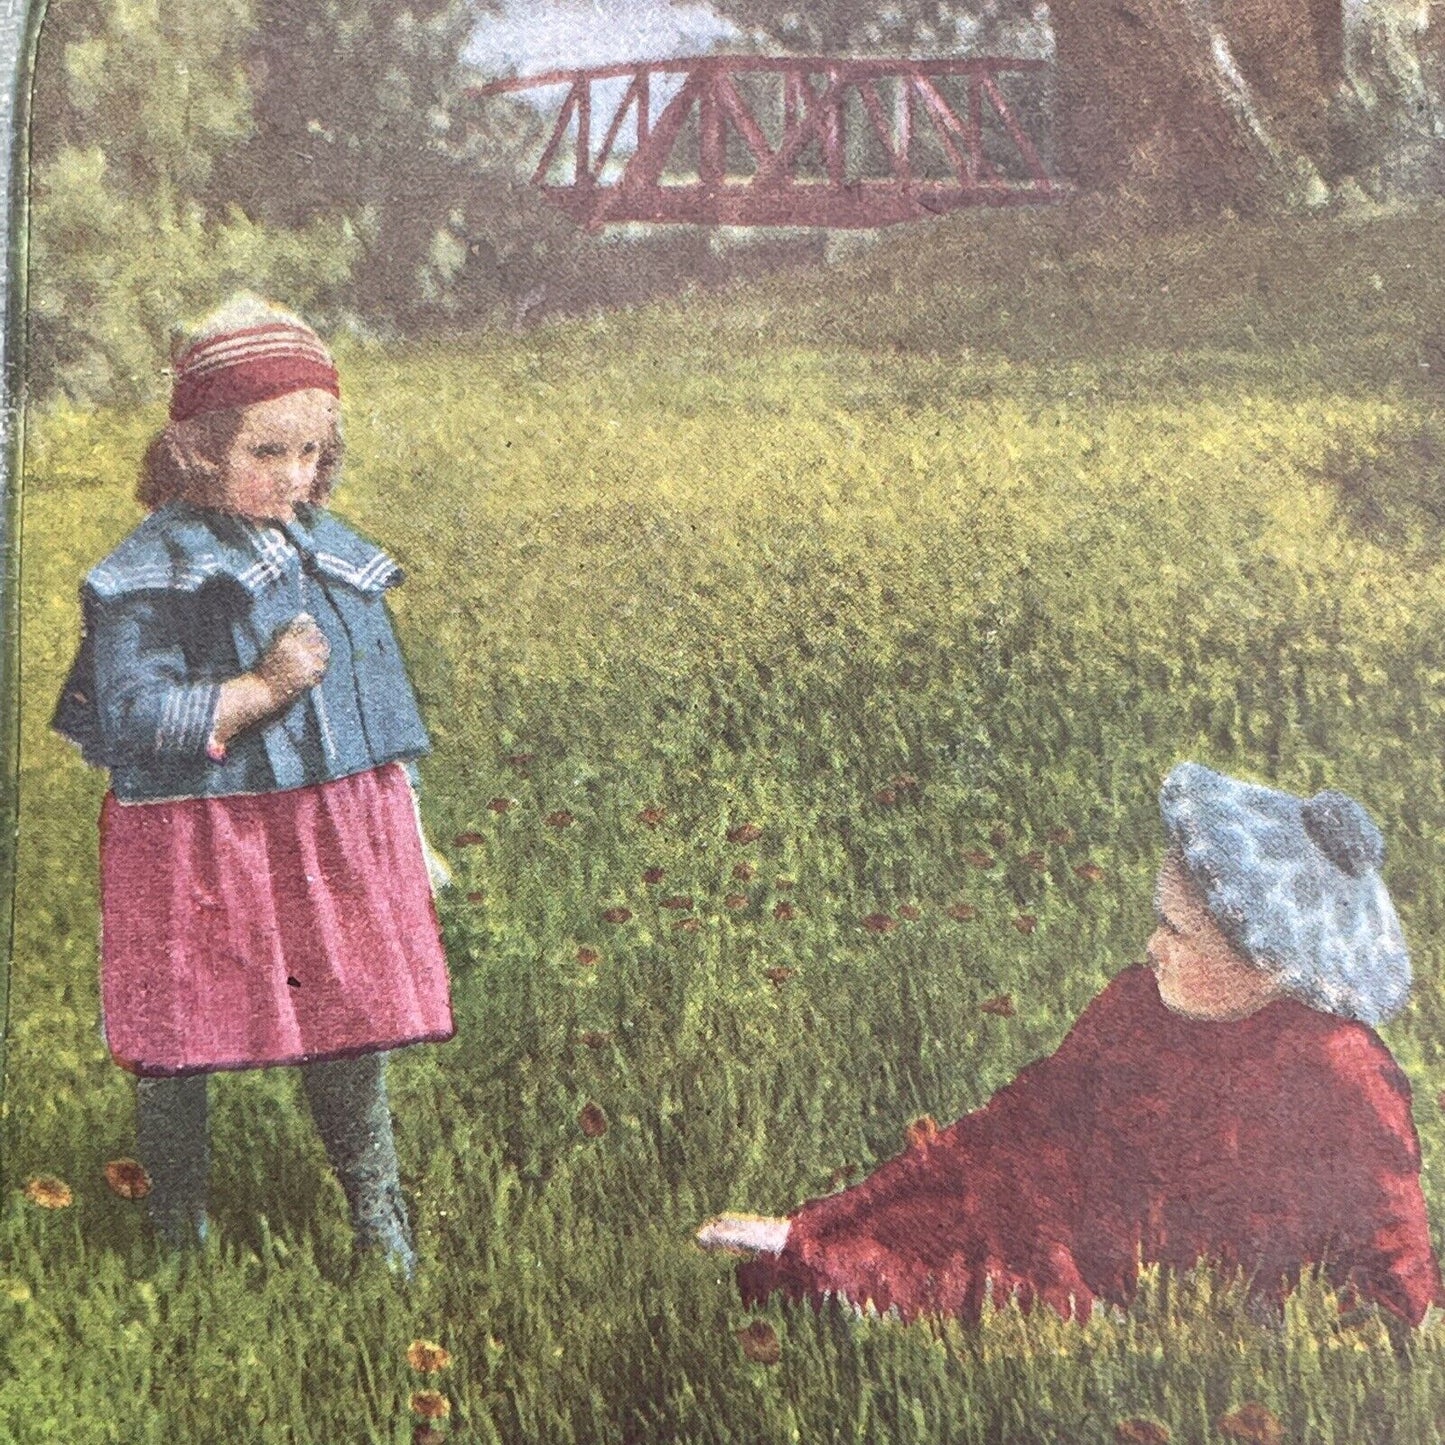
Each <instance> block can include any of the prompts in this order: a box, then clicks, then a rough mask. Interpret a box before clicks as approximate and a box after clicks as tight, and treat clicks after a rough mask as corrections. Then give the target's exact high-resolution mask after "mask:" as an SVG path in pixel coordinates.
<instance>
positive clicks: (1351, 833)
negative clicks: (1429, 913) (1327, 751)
mask: <svg viewBox="0 0 1445 1445" xmlns="http://www.w3.org/2000/svg"><path fill="white" fill-rule="evenodd" d="M1159 810H1160V815H1161V818H1162V820H1163V823H1164V831H1165V834H1166V835H1167V837H1168V839H1169V842H1170V844H1171V846H1172V847H1173V848H1174V849H1175V850H1176V851H1177V852H1178V854H1179V857H1180V858H1181V860H1182V862H1183V864H1184V868H1185V871H1186V872H1187V873H1188V875H1189V877H1190V879H1191V881H1192V882H1193V883H1194V885H1195V887H1196V888H1197V889H1198V890H1199V893H1200V896H1201V897H1202V898H1203V900H1204V903H1205V906H1206V907H1207V908H1208V909H1209V912H1210V915H1211V917H1212V918H1213V919H1214V921H1215V922H1216V923H1217V924H1218V925H1219V927H1220V929H1221V930H1222V931H1223V932H1224V934H1225V936H1226V937H1227V938H1228V939H1229V940H1230V942H1231V943H1233V944H1234V945H1235V947H1236V948H1238V949H1239V950H1240V952H1241V953H1243V954H1244V955H1245V957H1247V958H1248V959H1249V960H1250V961H1251V962H1252V963H1254V964H1255V966H1256V967H1258V968H1260V969H1262V970H1264V971H1265V972H1266V973H1268V974H1269V975H1270V976H1271V977H1272V978H1274V979H1275V980H1276V981H1277V982H1278V983H1279V985H1280V986H1281V988H1282V989H1283V990H1284V992H1285V993H1287V994H1289V995H1290V996H1291V997H1293V998H1296V999H1299V1000H1300V1001H1301V1002H1302V1003H1306V1004H1309V1005H1310V1006H1311V1007H1312V1008H1318V1009H1321V1010H1323V1011H1324V1012H1326V1013H1332V1014H1338V1015H1340V1016H1342V1017H1344V1018H1350V1019H1356V1020H1358V1021H1359V1022H1361V1023H1366V1024H1372V1025H1373V1024H1379V1023H1382V1022H1384V1020H1386V1019H1387V1018H1389V1017H1390V1016H1391V1015H1392V1014H1394V1013H1395V1012H1397V1011H1398V1010H1399V1009H1400V1008H1401V1007H1403V1006H1404V1004H1405V1001H1406V999H1407V998H1408V997H1409V993H1410V956H1409V952H1408V950H1407V948H1406V946H1405V939H1404V935H1403V933H1402V931H1401V928H1400V920H1399V918H1398V916H1397V915H1396V913H1395V908H1394V904H1393V903H1392V902H1391V900H1390V895H1389V892H1388V891H1387V890H1386V888H1385V884H1384V881H1383V880H1382V879H1381V877H1380V872H1379V870H1380V867H1381V865H1382V863H1383V862H1384V856H1385V843H1384V838H1383V836H1382V834H1381V833H1380V830H1379V828H1378V827H1376V825H1375V823H1374V821H1373V820H1372V819H1371V818H1370V816H1369V814H1368V813H1367V812H1366V811H1365V810H1364V808H1363V807H1361V806H1360V804H1359V803H1357V802H1356V801H1355V800H1354V799H1353V798H1351V797H1349V796H1348V795H1347V794H1345V793H1342V792H1338V791H1336V790H1334V789H1326V790H1325V791H1323V792H1320V793H1317V794H1316V795H1315V796H1314V797H1313V798H1309V799H1305V798H1299V797H1296V796H1295V795H1294V794H1292V793H1286V792H1282V791H1280V790H1278V789H1275V788H1266V787H1263V786H1262V785H1260V784H1256V783H1247V782H1243V781H1241V780H1239V779H1235V778H1229V777H1226V776H1224V774H1222V773H1216V772H1214V771H1213V770H1211V769H1209V768H1206V767H1204V766H1203V765H1202V764H1200V763H1180V764H1179V765H1178V766H1177V767H1175V768H1174V769H1172V770H1171V771H1170V773H1169V775H1168V777H1167V778H1165V780H1164V785H1163V787H1162V788H1161V789H1160V792H1159Z"/></svg>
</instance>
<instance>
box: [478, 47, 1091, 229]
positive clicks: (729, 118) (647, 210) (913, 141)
mask: <svg viewBox="0 0 1445 1445" xmlns="http://www.w3.org/2000/svg"><path fill="white" fill-rule="evenodd" d="M1046 69H1047V67H1046V64H1045V62H1043V61H1035V60H1021V59H1002V58H996V57H986V58H977V59H953V60H840V59H827V58H820V57H783V58H776V57H763V56H736V55H728V56H705V57H701V58H695V59H689V60H664V61H649V62H645V63H638V64H635V65H610V66H597V67H592V68H589V69H585V70H558V71H551V72H549V73H547V74H544V75H534V76H526V77H519V78H516V79H508V80H500V81H494V82H493V83H491V84H490V85H486V86H483V87H480V88H479V89H478V90H477V91H476V92H475V93H476V94H477V95H480V96H488V95H496V94H501V93H507V92H517V91H537V90H545V89H547V88H548V87H555V88H557V89H559V90H560V89H562V88H563V87H565V91H564V94H563V100H562V105H561V110H560V112H559V113H558V115H557V117H556V120H555V122H554V123H553V126H552V130H551V133H550V135H549V137H548V140H547V143H546V145H545V147H544V148H543V151H542V156H541V159H540V161H539V162H538V164H537V167H536V170H535V171H534V173H533V176H532V182H533V184H534V185H536V186H537V187H538V188H539V189H540V190H541V191H542V192H543V194H544V195H546V197H547V198H548V199H549V200H550V201H552V202H553V203H554V204H556V205H558V206H560V207H562V208H563V209H564V210H566V211H567V212H568V213H569V214H570V215H572V216H573V217H574V218H575V219H577V220H578V221H580V222H582V223H583V224H584V225H586V226H587V227H588V228H589V229H597V228H599V227H601V226H604V225H609V224H620V223H626V222H687V223H691V224H695V225H728V226H829V227H841V228H848V227H873V226H886V225H891V224H893V223H894V222H898V221H910V220H917V219H919V218H921V217H925V216H932V215H937V214H939V213H940V212H943V211H950V210H954V209H956V208H958V207H960V206H977V205H987V206H1013V205H1037V204H1040V203H1044V202H1048V201H1053V200H1056V199H1058V198H1059V196H1060V195H1061V194H1062V193H1063V190H1064V187H1063V185H1062V184H1061V183H1060V182H1059V181H1058V180H1056V179H1055V178H1053V177H1052V176H1051V175H1050V174H1049V172H1048V170H1047V168H1046V167H1045V165H1044V162H1043V160H1042V159H1041V157H1040V153H1039V147H1038V145H1037V144H1035V142H1034V140H1033V139H1032V138H1031V137H1030V136H1029V134H1028V132H1027V130H1026V128H1025V126H1024V125H1023V124H1022V123H1021V122H1020V120H1019V118H1018V116H1017V115H1016V114H1015V112H1014V109H1013V107H1012V106H1011V105H1010V103H1009V100H1008V99H1007V97H1006V95H1005V89H1004V77H1005V76H1007V75H1010V74H1014V73H1030V72H1040V71H1044V70H1046ZM624 81H625V82H626V84H625V86H622V82H624ZM619 86H622V92H621V99H620V101H616V102H615V103H614V109H613V112H612V115H611V118H610V120H609V121H608V122H607V124H606V129H605V131H604V132H603V136H602V142H601V144H600V145H595V144H594V140H593V136H594V134H595V132H596V131H597V130H598V129H599V128H600V127H598V126H597V124H596V121H597V117H598V115H599V113H600V111H601V110H602V109H603V108H605V105H599V103H598V102H599V99H600V97H599V94H598V90H599V87H603V88H604V90H603V95H604V96H606V95H608V94H609V93H610V95H612V96H615V95H616V93H617V91H618V88H619ZM950 90H951V91H952V92H953V96H957V95H958V93H959V91H960V90H961V91H962V104H959V103H958V101H957V100H956V99H954V98H953V97H952V96H950V94H949V92H950ZM659 101H660V102H661V108H660V110H659V111H658V113H657V114H656V115H654V114H653V110H654V104H655V103H656V102H659ZM860 127H861V128H862V130H863V132H864V134H863V135H862V136H859V135H857V134H855V132H856V131H857V130H858V128H860ZM624 140H627V141H630V145H626V146H625V145H624V144H623V142H624ZM860 143H861V146H866V147H867V149H868V152H869V154H870V156H871V157H872V169H871V173H864V172H863V171H862V170H860V168H859V166H858V164H857V155H858V153H859V151H860ZM569 150H570V162H571V164H570V166H567V167H566V171H565V174H564V177H563V178H561V179H559V178H558V170H559V161H563V162H565V161H566V159H567V158H568V157H567V152H568V151H569ZM930 156H931V158H932V162H931V164H930V159H929V158H930Z"/></svg>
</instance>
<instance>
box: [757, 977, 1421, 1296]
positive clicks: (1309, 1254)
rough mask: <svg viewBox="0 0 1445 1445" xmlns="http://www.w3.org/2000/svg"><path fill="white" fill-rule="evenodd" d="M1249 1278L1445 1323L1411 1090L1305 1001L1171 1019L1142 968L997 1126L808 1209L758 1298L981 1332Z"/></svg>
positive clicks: (1077, 1029) (1386, 1057)
mask: <svg viewBox="0 0 1445 1445" xmlns="http://www.w3.org/2000/svg"><path fill="white" fill-rule="evenodd" d="M1140 1258H1142V1259H1144V1260H1146V1261H1151V1262H1152V1261H1158V1262H1160V1263H1163V1264H1165V1265H1168V1266H1171V1267H1173V1268H1176V1269H1188V1268H1190V1267H1192V1266H1193V1265H1195V1264H1197V1263H1198V1262H1200V1261H1201V1260H1205V1261H1210V1262H1213V1263H1215V1264H1218V1265H1222V1266H1224V1267H1226V1268H1242V1269H1243V1270H1245V1271H1246V1272H1248V1273H1249V1275H1250V1276H1251V1277H1252V1279H1253V1281H1254V1283H1255V1286H1256V1288H1258V1289H1261V1290H1263V1291H1266V1292H1267V1293H1269V1294H1270V1295H1271V1296H1273V1297H1275V1298H1278V1297H1280V1296H1282V1295H1283V1294H1284V1293H1285V1291H1286V1290H1287V1289H1289V1288H1290V1287H1291V1286H1292V1285H1293V1284H1294V1283H1296V1282H1297V1281H1298V1278H1299V1273H1300V1268H1301V1266H1302V1265H1311V1264H1320V1265H1322V1266H1323V1268H1324V1271H1325V1274H1326V1276H1327V1277H1328V1278H1329V1280H1330V1281H1331V1282H1332V1283H1333V1284H1334V1285H1335V1287H1336V1288H1339V1289H1342V1290H1351V1289H1352V1290H1354V1291H1356V1292H1358V1293H1359V1294H1360V1295H1361V1296H1363V1297H1365V1298H1367V1299H1371V1300H1375V1301H1378V1302H1379V1303H1381V1304H1383V1305H1385V1306H1386V1307H1388V1308H1389V1309H1391V1310H1393V1311H1394V1312H1395V1313H1396V1314H1398V1315H1400V1316H1402V1317H1403V1318H1405V1319H1406V1320H1408V1321H1409V1322H1410V1323H1411V1324H1418V1323H1419V1321H1420V1319H1421V1317H1422V1316H1423V1315H1424V1313H1425V1309H1426V1306H1427V1305H1429V1304H1431V1303H1445V1296H1442V1288H1441V1279H1440V1270H1439V1266H1438V1264H1437V1263H1436V1260H1435V1256H1434V1253H1433V1252H1432V1250H1431V1246H1430V1231H1429V1222H1428V1219H1427V1217H1426V1211H1425V1200H1424V1196H1423V1194H1422V1193H1421V1190H1420V1146H1419V1141H1418V1139H1417V1137H1416V1134H1415V1126H1414V1123H1413V1121H1412V1119H1411V1117H1410V1086H1409V1084H1408V1082H1407V1081H1406V1079H1405V1076H1404V1075H1403V1074H1402V1073H1401V1071H1400V1069H1399V1066H1398V1065H1397V1064H1396V1063H1395V1061H1394V1059H1393V1057H1392V1056H1391V1054H1390V1051H1389V1050H1388V1049H1387V1048H1386V1047H1385V1045H1384V1044H1383V1043H1382V1042H1381V1041H1380V1039H1379V1037H1378V1035H1376V1034H1375V1032H1374V1031H1373V1030H1372V1029H1369V1028H1367V1027H1365V1026H1364V1025H1363V1024H1358V1023H1352V1022H1350V1021H1348V1020H1345V1019H1341V1018H1337V1017H1335V1016H1333V1015H1330V1014H1324V1013H1320V1012H1318V1011H1316V1010H1314V1009H1311V1008H1308V1007H1306V1006H1305V1005H1304V1004H1300V1003H1296V1002H1294V1001H1293V1000H1280V1001H1277V1002H1275V1003H1272V1004H1269V1005H1267V1006H1266V1007H1265V1008H1263V1009H1261V1010H1259V1012H1257V1013H1255V1014H1252V1015H1250V1016H1249V1017H1248V1018H1245V1019H1240V1020H1235V1021H1231V1022H1218V1023H1216V1022H1203V1021H1200V1020H1195V1019H1188V1018H1184V1017H1181V1016H1180V1015H1178V1014H1175V1013H1172V1012H1170V1011H1169V1010H1168V1009H1167V1008H1165V1006H1164V1005H1163V1003H1162V1002H1161V1001H1160V998H1159V992H1158V988H1157V987H1156V985H1155V982H1154V976H1153V974H1152V973H1151V972H1150V970H1149V969H1148V968H1146V967H1142V966H1140V967H1136V968H1131V969H1128V970H1126V971H1125V972H1124V973H1122V974H1121V975H1120V976H1119V977H1118V978H1116V979H1115V980H1114V981H1113V983H1111V984H1110V985H1109V986H1108V987H1107V988H1106V989H1104V991H1103V992H1102V993H1100V994H1099V996H1098V997H1097V998H1095V999H1094V1001H1093V1003H1091V1004H1090V1005H1089V1007H1088V1008H1087V1009H1086V1010H1085V1011H1084V1013H1083V1014H1082V1015H1081V1017H1080V1018H1079V1020H1078V1022H1077V1023H1076V1024H1075V1025H1074V1027H1073V1029H1071V1030H1070V1032H1069V1034H1068V1036H1067V1037H1066V1038H1065V1039H1064V1041H1063V1043H1062V1044H1061V1045H1060V1046H1059V1048H1058V1050H1057V1052H1055V1053H1054V1054H1052V1055H1050V1056H1049V1057H1048V1058H1045V1059H1041V1060H1039V1061H1038V1062H1037V1063H1035V1064H1032V1065H1030V1066H1029V1067H1028V1068H1026V1069H1024V1070H1023V1071H1022V1072H1021V1073H1020V1074H1019V1076H1018V1077H1017V1078H1016V1079H1015V1080H1014V1082H1013V1083H1012V1084H1010V1085H1008V1086H1007V1087H1006V1088H1004V1089H1001V1090H999V1092H998V1093H997V1094H995V1095H994V1097H993V1098H992V1099H991V1100H990V1101H989V1102H988V1104H987V1105H985V1106H984V1107H983V1108H982V1109H979V1110H977V1111H976V1112H975V1113H972V1114H969V1115H966V1116H965V1117H964V1118H962V1119H960V1120H959V1121H958V1122H957V1123H955V1124H953V1125H951V1126H950V1127H948V1128H947V1129H944V1130H942V1131H940V1132H939V1133H938V1135H937V1136H936V1137H935V1138H934V1139H933V1140H932V1141H931V1142H929V1143H927V1144H921V1145H916V1146H914V1147H913V1148H911V1149H909V1150H908V1151H907V1152H905V1153H904V1154H901V1155H899V1156H898V1157H897V1158H896V1159H893V1160H890V1161H889V1162H888V1163H886V1164H884V1165H882V1166H881V1167H880V1168H879V1169H878V1170H876V1171H875V1172H874V1173H873V1174H872V1175H871V1176H870V1177H869V1178H868V1179H866V1180H864V1181H863V1182H862V1183H861V1184H859V1185H857V1186H856V1187H854V1188H852V1189H848V1190H844V1191H843V1192H841V1193H838V1194H833V1195H829V1196H827V1197H825V1198H822V1199H815V1200H812V1201H810V1202H809V1203H808V1204H805V1205H804V1206H803V1207H802V1209H800V1210H799V1211H798V1212H797V1213H796V1214H795V1215H794V1216H793V1218H792V1228H791V1230H790V1232H789V1236H788V1243H787V1247H786V1249H785V1250H784V1251H783V1252H782V1253H781V1254H780V1255H762V1256H759V1257H758V1258H757V1259H756V1260H753V1261H750V1262H749V1263H747V1264H745V1265H743V1266H741V1268H740V1270H739V1280H740V1284H741V1286H742V1290H743V1294H744V1297H745V1298H746V1299H747V1300H748V1301H749V1302H750V1303H757V1302H758V1301H760V1300H761V1299H763V1298H764V1297H766V1296H767V1295H768V1294H769V1293H770V1292H771V1291H773V1290H775V1289H777V1290H782V1291H784V1292H785V1293H786V1294H787V1295H789V1296H791V1297H793V1298H795V1299H796V1298H799V1297H802V1296H810V1297H812V1298H814V1299H817V1298H821V1297H822V1296H824V1295H826V1294H829V1293H836V1294H839V1295H842V1296H844V1297H846V1298H847V1299H849V1300H852V1301H853V1302H854V1303H857V1304H863V1303H867V1302H869V1301H871V1302H872V1303H873V1304H874V1305H875V1306H877V1308H879V1309H880V1310H887V1309H888V1308H890V1307H897V1309H898V1310H899V1312H900V1313H901V1314H902V1315H904V1316H905V1317H912V1316H916V1315H919V1314H937V1315H958V1316H961V1317H963V1318H964V1319H969V1320H977V1319H978V1317H979V1315H980V1313H981V1311H982V1309H983V1304H984V1301H985V1300H986V1299H989V1298H992V1299H993V1300H994V1301H995V1302H998V1303H1002V1302H1003V1301H1004V1300H1006V1299H1007V1298H1008V1297H1010V1296H1011V1295H1016V1297H1017V1298H1018V1300H1019V1302H1020V1304H1021V1305H1023V1306H1024V1307H1025V1308H1027V1307H1029V1306H1030V1305H1031V1304H1032V1303H1033V1301H1034V1300H1035V1299H1043V1300H1045V1301H1046V1302H1047V1303H1048V1304H1049V1305H1051V1306H1052V1307H1053V1308H1054V1309H1055V1310H1056V1311H1058V1313H1059V1314H1060V1315H1062V1316H1064V1317H1065V1318H1068V1317H1070V1316H1077V1317H1080V1318H1085V1317H1087V1316H1088V1314H1089V1313H1090V1311H1091V1309H1092V1306H1093V1302H1094V1300H1095V1299H1103V1300H1108V1301H1111V1302H1113V1303H1116V1304H1121V1305H1122V1304H1125V1303H1127V1302H1128V1300H1129V1298H1130V1297H1131V1295H1132V1294H1133V1291H1134V1286H1135V1282H1136V1276H1137V1260H1138V1259H1140Z"/></svg>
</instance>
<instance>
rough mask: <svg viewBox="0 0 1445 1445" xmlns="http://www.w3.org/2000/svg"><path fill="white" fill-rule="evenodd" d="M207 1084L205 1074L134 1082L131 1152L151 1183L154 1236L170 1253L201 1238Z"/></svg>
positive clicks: (207, 1155)
mask: <svg viewBox="0 0 1445 1445" xmlns="http://www.w3.org/2000/svg"><path fill="white" fill-rule="evenodd" d="M206 1081H207V1076H206V1075H205V1074H188V1075H187V1076H186V1077H185V1078H179V1079H137V1080H136V1098H135V1116H136V1117H135V1122H136V1151H137V1152H138V1153H139V1155H140V1162H141V1163H142V1164H143V1165H144V1166H145V1171H146V1173H147V1174H149V1175H150V1179H151V1192H150V1195H149V1196H148V1198H147V1201H146V1202H147V1207H148V1208H149V1210H150V1217H151V1223H152V1224H153V1225H154V1226H155V1229H156V1233H157V1234H159V1235H160V1237H161V1238H162V1239H163V1240H165V1242H166V1243H167V1244H169V1245H170V1246H172V1248H175V1249H184V1248H187V1247H188V1246H190V1245H195V1244H199V1243H201V1242H202V1241H203V1240H204V1239H205V1237H206V1188H207V1182H208V1176H209V1175H210V1167H211V1150H210V1142H209V1139H208V1124H207V1118H206V1113H207V1110H206Z"/></svg>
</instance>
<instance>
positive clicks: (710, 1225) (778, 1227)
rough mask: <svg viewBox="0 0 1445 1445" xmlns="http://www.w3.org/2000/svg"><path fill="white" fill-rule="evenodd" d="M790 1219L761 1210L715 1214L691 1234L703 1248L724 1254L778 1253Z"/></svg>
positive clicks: (786, 1233)
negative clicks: (754, 1212)
mask: <svg viewBox="0 0 1445 1445" xmlns="http://www.w3.org/2000/svg"><path fill="white" fill-rule="evenodd" d="M790 1228H791V1223H790V1221H789V1220H787V1219H776V1218H771V1217H769V1216H768V1215H765V1214H719V1215H718V1216H717V1218H716V1219H709V1220H708V1222H707V1223H706V1224H704V1225H703V1226H702V1228H701V1229H699V1230H698V1232H697V1233H696V1234H695V1235H694V1236H693V1238H694V1239H696V1240H697V1242H698V1243H699V1244H700V1245H701V1246H702V1247H703V1248H704V1249H718V1250H722V1251H724V1252H725V1253H727V1254H758V1253H762V1254H779V1253H781V1252H782V1250H783V1248H784V1246H785V1245H786V1244H787V1242H788V1231H789V1229H790Z"/></svg>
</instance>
